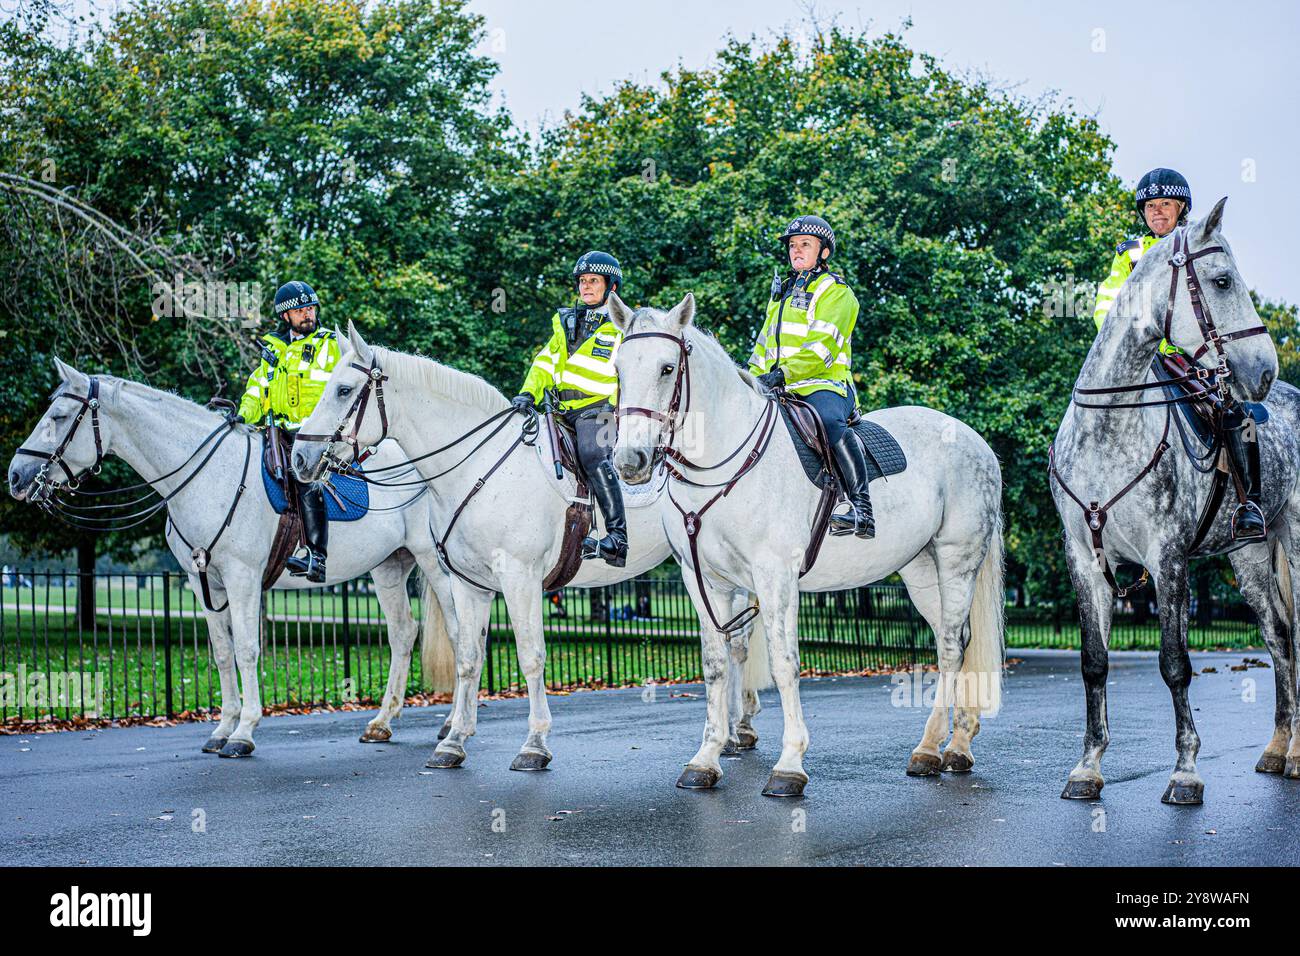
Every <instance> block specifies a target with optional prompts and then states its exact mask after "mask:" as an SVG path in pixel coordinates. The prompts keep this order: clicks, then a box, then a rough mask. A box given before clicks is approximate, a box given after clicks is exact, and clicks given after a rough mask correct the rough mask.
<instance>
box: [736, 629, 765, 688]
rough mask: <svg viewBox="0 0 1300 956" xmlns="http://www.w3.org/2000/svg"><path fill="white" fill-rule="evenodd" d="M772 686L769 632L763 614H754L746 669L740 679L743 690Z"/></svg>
mask: <svg viewBox="0 0 1300 956" xmlns="http://www.w3.org/2000/svg"><path fill="white" fill-rule="evenodd" d="M771 686H772V666H771V664H770V663H768V657H767V632H766V631H765V630H763V615H761V614H757V615H755V616H754V624H753V627H752V628H751V629H750V632H749V653H748V654H747V655H746V657H745V670H744V672H743V675H742V677H741V680H740V687H741V690H747V691H748V690H753V691H759V690H767V689H768V688H769V687H771Z"/></svg>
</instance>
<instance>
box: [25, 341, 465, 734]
mask: <svg viewBox="0 0 1300 956" xmlns="http://www.w3.org/2000/svg"><path fill="white" fill-rule="evenodd" d="M55 365H56V367H57V369H58V372H59V376H60V378H61V379H62V382H61V384H60V385H59V387H58V389H57V390H56V391H55V393H54V395H53V396H51V399H50V406H49V408H48V409H47V410H46V412H45V414H44V415H43V416H42V417H41V420H40V421H39V422H37V425H36V428H35V429H34V430H33V431H32V434H31V436H30V437H29V438H28V439H27V442H26V443H25V445H24V446H23V447H24V448H25V449H28V451H26V452H20V453H18V454H16V455H15V456H14V458H13V460H12V461H11V463H10V465H9V492H10V494H12V495H13V496H14V497H15V498H16V499H18V500H19V501H24V500H26V501H30V502H33V503H40V502H41V501H43V500H45V499H47V498H48V497H49V496H50V495H51V494H52V493H53V492H54V491H55V490H57V488H58V487H60V485H62V484H67V483H70V482H71V480H72V479H74V478H79V477H80V476H81V475H83V474H84V473H86V472H88V471H91V470H98V466H99V463H100V462H101V461H102V459H103V458H104V456H106V455H117V456H118V457H119V458H121V459H123V460H124V461H125V462H126V463H127V464H129V465H130V466H131V467H132V468H134V469H135V471H136V472H137V473H138V474H139V475H140V477H141V478H143V479H144V480H145V481H149V482H150V483H151V485H152V487H153V489H154V491H156V492H157V493H158V494H159V495H162V496H167V495H174V497H173V498H172V499H171V501H170V502H168V504H167V508H168V512H169V517H170V519H171V520H170V521H169V522H168V524H167V545H168V547H169V548H170V549H171V552H172V554H173V555H175V557H176V560H177V561H178V562H179V563H180V566H181V567H182V568H184V569H186V570H187V572H188V573H189V578H190V585H191V587H193V589H194V593H195V594H196V595H198V596H199V597H200V600H202V589H201V587H200V581H199V575H198V568H197V567H196V565H195V560H194V555H193V553H192V549H193V548H196V547H198V548H205V549H207V548H208V547H209V545H210V544H211V542H212V541H213V540H214V539H217V538H218V535H219V539H218V540H217V543H216V544H215V546H212V547H211V554H210V557H209V560H208V564H207V568H208V576H209V580H210V584H211V597H212V605H211V606H212V607H213V608H221V610H205V616H206V618H207V622H208V637H209V639H210V640H211V644H212V655H213V657H214V658H215V659H216V663H217V669H218V672H219V674H220V679H221V722H220V723H219V724H218V725H217V727H216V729H215V730H213V731H212V734H211V736H210V737H209V739H208V741H207V743H205V744H204V745H203V750H204V751H205V752H208V753H220V754H221V756H223V757H244V756H248V755H249V754H251V753H252V752H253V749H254V744H253V732H254V730H255V729H256V728H257V725H258V722H259V721H261V719H262V697H261V691H260V688H259V681H258V656H259V653H260V650H261V628H260V619H261V597H262V583H261V579H262V572H263V569H264V568H265V567H266V561H267V557H268V554H269V551H270V547H271V541H272V538H273V536H274V534H275V528H276V524H277V522H278V516H277V515H276V514H275V512H274V511H273V510H272V508H271V503H270V502H269V501H268V500H267V497H266V494H265V493H264V492H263V490H262V487H261V484H262V482H261V477H260V474H259V472H260V470H261V455H262V437H261V435H260V434H259V433H258V432H256V431H255V430H254V429H251V428H249V427H248V426H245V425H236V426H233V430H232V431H231V432H230V434H228V435H226V436H225V437H224V439H223V440H221V441H220V443H219V444H217V442H216V441H215V440H214V441H213V442H210V443H209V446H208V447H209V448H213V447H215V451H213V452H212V454H211V457H210V458H208V459H207V460H206V463H204V459H203V457H202V455H206V454H207V452H206V451H205V452H203V453H202V455H200V456H199V457H198V458H192V456H193V453H194V451H195V449H196V448H197V447H199V445H200V444H201V443H202V442H203V440H204V438H205V437H208V436H211V435H213V434H214V433H219V432H218V430H219V429H221V427H222V417H221V416H220V415H218V414H216V413H214V412H212V411H209V410H208V409H205V408H202V407H200V406H199V405H196V404H194V403H193V402H191V401H189V400H188V399H185V398H181V397H180V396H178V395H174V394H172V393H170V392H163V391H159V390H158V389H155V388H150V387H148V386H146V385H141V384H139V383H137V382H132V381H129V380H126V379H121V378H115V377H112V376H107V375H105V376H96V377H95V378H94V380H93V389H94V394H93V395H92V378H91V377H90V376H87V375H84V374H82V373H81V372H79V371H77V370H76V369H73V368H71V367H70V366H68V365H65V364H64V363H62V362H60V361H58V360H57V359H56V360H55ZM89 401H93V402H94V408H93V412H94V414H93V415H91V414H89V413H90V412H91V411H92V409H91V408H90V406H89V405H88V404H87V403H88V402H89ZM33 453H34V454H33ZM40 455H46V456H50V455H53V456H55V460H50V459H49V458H45V459H42V458H41V457H39V456H40ZM404 459H405V455H404V454H403V452H402V450H401V448H399V447H398V446H397V444H396V443H395V442H387V443H386V444H385V445H384V446H382V447H381V448H379V449H378V451H377V453H376V454H375V456H374V457H373V458H371V459H370V461H371V463H372V464H373V466H375V467H383V466H385V465H390V464H394V463H396V462H401V461H403V460H404ZM197 467H201V469H202V470H201V472H199V473H198V474H196V475H193V472H194V470H195V468H197ZM151 475H152V476H163V477H162V479H161V480H156V478H155V479H151V478H150V476H151ZM192 475H193V477H191V476H192ZM240 485H243V486H245V490H244V493H243V494H242V496H240V498H239V501H238V505H237V506H232V502H233V501H234V500H235V497H236V488H237V487H238V486H240ZM411 497H412V493H411V489H409V488H403V489H400V490H387V489H383V488H379V489H376V490H375V492H374V493H373V494H372V496H371V506H372V510H371V512H370V513H369V514H367V515H366V516H365V517H363V518H360V519H358V520H357V521H352V522H344V523H339V522H335V523H334V524H332V525H331V528H330V560H329V577H328V579H327V584H335V583H338V582H340V581H348V580H350V579H352V578H354V577H357V576H358V575H361V574H365V573H367V572H369V573H370V574H371V576H372V577H373V578H374V581H375V586H376V596H377V597H378V599H379V605H380V607H381V608H382V610H383V612H384V616H385V618H386V619H387V623H388V640H389V646H390V648H391V651H392V657H391V662H390V664H389V673H388V686H387V688H386V689H385V691H384V699H383V703H382V706H381V709H380V712H379V714H378V715H377V716H376V717H375V718H374V719H373V720H371V721H370V723H369V724H368V725H367V727H366V730H365V732H364V734H363V735H362V738H361V739H362V741H365V742H374V741H383V740H387V739H389V737H391V736H392V730H391V721H392V719H393V718H394V717H396V716H397V715H398V714H399V713H400V712H401V709H402V703H403V701H404V699H405V694H406V680H407V675H408V672H409V669H410V661H411V651H412V648H413V647H414V645H415V639H416V635H417V630H418V629H417V626H416V623H415V619H414V617H413V616H412V613H411V606H410V601H409V599H408V598H407V595H406V580H407V578H409V577H410V574H411V569H412V568H413V567H414V566H415V565H416V563H417V562H418V563H420V565H421V569H422V571H423V572H424V579H425V586H424V627H423V643H424V646H425V647H426V648H428V649H430V650H431V651H432V652H436V651H437V650H438V649H440V648H444V647H448V643H447V637H446V623H445V621H444V617H443V607H442V605H443V602H445V601H446V600H448V592H447V591H446V588H447V584H446V575H445V574H443V572H442V571H441V569H440V568H439V567H438V564H437V559H436V557H435V555H434V553H433V541H432V538H431V536H430V533H429V501H428V500H427V499H428V496H427V495H423V496H420V498H419V500H416V501H414V502H412V503H411V504H410V505H409V506H407V507H400V506H401V505H402V504H403V502H405V501H409V500H410V499H411ZM232 507H233V510H232ZM384 509H391V510H384ZM223 528H224V530H223ZM182 536H183V537H182ZM184 539H188V540H189V542H190V543H189V544H187V543H186V542H185V540H184ZM274 586H275V587H276V588H309V587H315V586H316V585H313V584H311V583H309V582H307V581H306V579H305V578H298V577H290V576H289V575H288V574H287V573H286V574H282V575H281V576H280V578H279V579H278V580H277V581H276V583H275V585H274ZM223 605H225V606H224V607H223ZM426 659H427V660H428V662H429V664H430V665H431V666H432V667H434V669H435V671H436V673H434V672H430V671H426V675H425V676H426V679H432V682H433V684H434V689H435V690H439V691H445V690H446V689H450V680H451V674H450V670H451V667H450V656H449V655H448V654H445V653H444V654H442V655H441V656H437V657H434V656H431V654H430V653H426ZM236 668H238V673H236ZM241 678H242V683H243V696H242V700H241V696H240V679H241Z"/></svg>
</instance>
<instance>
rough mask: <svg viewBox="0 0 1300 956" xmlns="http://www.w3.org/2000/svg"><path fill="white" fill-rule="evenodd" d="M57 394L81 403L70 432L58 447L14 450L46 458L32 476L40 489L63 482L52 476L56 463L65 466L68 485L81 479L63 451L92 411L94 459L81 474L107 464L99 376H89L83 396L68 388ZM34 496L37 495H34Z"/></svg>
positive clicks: (95, 472)
mask: <svg viewBox="0 0 1300 956" xmlns="http://www.w3.org/2000/svg"><path fill="white" fill-rule="evenodd" d="M56 397H57V398H70V399H72V400H73V401H74V402H80V403H81V411H79V412H77V417H76V418H74V419H73V420H72V427H71V428H69V429H68V433H67V434H66V435H64V436H63V440H62V441H61V442H59V444H58V447H57V448H55V449H54V451H52V452H47V451H40V450H39V449H36V448H19V449H18V450H17V451H16V452H15V454H17V455H28V456H30V457H32V458H41V459H44V460H45V464H43V465H41V470H40V471H38V472H37V473H36V477H35V478H33V479H32V485H33V487H34V489H35V490H36V491H37V492H38V493H39V492H42V491H45V490H52V489H54V488H56V487H57V486H58V485H60V484H63V482H57V481H56V482H51V481H50V480H49V474H50V469H51V468H52V467H53V466H54V465H58V466H59V467H60V468H62V469H63V473H64V474H65V475H67V478H68V480H67V482H66V484H67V486H68V487H69V488H72V489H75V488H76V487H77V485H78V484H79V483H80V478H79V477H78V476H77V475H74V474H73V473H72V469H71V468H69V467H68V463H67V461H65V460H64V457H63V455H64V452H66V451H67V450H68V446H69V445H70V444H72V439H73V438H75V437H76V436H77V429H78V428H80V427H81V422H82V420H84V419H85V417H86V413H87V412H89V413H90V427H91V430H92V431H93V432H94V435H95V463H94V464H93V465H91V466H90V467H89V468H87V469H83V470H82V472H81V474H82V475H84V474H86V473H87V472H89V473H90V474H92V475H97V474H99V472H100V469H101V468H102V467H103V464H104V440H103V437H102V436H101V434H100V431H99V378H98V377H97V376H95V375H92V376H90V384H89V386H88V388H87V389H86V394H85V395H84V396H82V395H73V394H72V393H71V392H66V393H64V394H62V395H59V396H56ZM32 500H37V499H36V498H33V499H32Z"/></svg>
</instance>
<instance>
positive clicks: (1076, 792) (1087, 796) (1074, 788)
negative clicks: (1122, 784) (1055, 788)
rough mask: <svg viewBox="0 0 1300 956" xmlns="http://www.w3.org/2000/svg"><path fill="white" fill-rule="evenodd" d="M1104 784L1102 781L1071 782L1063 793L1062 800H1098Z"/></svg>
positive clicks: (1066, 785)
mask: <svg viewBox="0 0 1300 956" xmlns="http://www.w3.org/2000/svg"><path fill="white" fill-rule="evenodd" d="M1102 786H1103V784H1102V782H1101V781H1100V780H1091V779H1084V780H1070V781H1068V782H1067V783H1066V784H1065V789H1064V790H1062V791H1061V799H1062V800H1096V799H1097V798H1098V797H1100V796H1101V788H1102Z"/></svg>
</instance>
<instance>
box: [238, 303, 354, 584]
mask: <svg viewBox="0 0 1300 956" xmlns="http://www.w3.org/2000/svg"><path fill="white" fill-rule="evenodd" d="M275 314H276V316H277V317H279V318H282V319H283V320H284V323H285V324H284V326H283V327H281V328H279V329H276V330H274V331H271V332H268V333H266V334H265V335H263V336H262V337H261V339H260V340H259V343H258V344H259V346H260V347H261V350H262V360H261V362H259V363H258V366H257V368H256V369H255V370H254V371H253V374H252V375H250V376H249V377H248V385H247V387H246V388H245V390H244V397H243V399H242V400H241V401H240V403H239V411H238V414H237V416H236V418H237V420H239V421H243V422H246V423H248V424H250V425H259V426H261V425H266V424H271V423H274V424H275V425H276V426H277V427H279V428H282V429H284V430H285V431H286V432H289V433H292V432H295V431H297V430H298V428H299V427H300V426H301V425H302V423H303V422H305V421H306V420H307V418H308V417H309V416H310V415H311V413H312V410H313V409H314V408H315V407H316V403H317V402H318V401H320V397H321V393H322V392H323V391H324V390H325V383H326V382H327V381H329V377H330V371H331V370H332V369H333V368H334V366H335V364H337V363H338V360H339V347H338V343H337V342H336V341H335V339H334V335H333V333H330V332H324V331H322V330H321V328H320V321H319V318H320V299H318V298H317V296H316V292H315V290H313V289H312V287H311V286H309V285H308V284H307V283H305V282H296V281H295V282H286V283H285V284H284V285H282V286H280V288H279V290H277V291H276V293H275ZM291 437H292V436H291ZM268 440H269V436H268ZM288 480H289V481H290V482H291V483H292V485H293V487H294V490H295V491H296V492H297V496H298V512H299V514H300V515H301V516H302V531H303V537H304V538H305V539H306V542H307V553H306V555H304V556H299V555H294V556H292V557H290V558H289V560H288V561H286V562H285V567H286V568H288V569H289V573H290V574H293V575H295V576H298V577H303V576H305V577H306V578H307V580H308V581H312V582H313V583H316V584H321V583H323V582H324V581H325V552H326V545H327V543H328V539H329V520H328V518H327V516H326V513H325V493H324V491H323V490H322V489H321V487H320V486H319V485H318V484H304V483H302V482H299V481H297V480H296V479H295V478H294V477H293V473H292V471H291V472H290V473H289V476H288Z"/></svg>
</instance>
